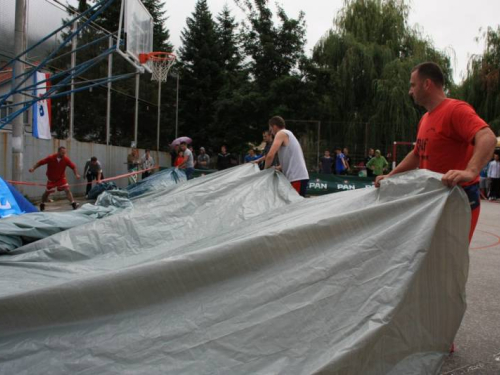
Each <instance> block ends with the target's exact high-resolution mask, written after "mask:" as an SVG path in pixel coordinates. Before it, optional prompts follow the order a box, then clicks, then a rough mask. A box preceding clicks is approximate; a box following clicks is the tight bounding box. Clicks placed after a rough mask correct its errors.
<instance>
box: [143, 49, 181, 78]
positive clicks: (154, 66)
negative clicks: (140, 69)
mask: <svg viewBox="0 0 500 375" xmlns="http://www.w3.org/2000/svg"><path fill="white" fill-rule="evenodd" d="M175 59H176V56H175V55H174V54H173V53H171V52H150V53H141V54H140V55H139V62H140V63H141V64H147V65H148V66H149V68H150V69H151V73H152V74H151V80H152V81H159V82H167V76H168V71H169V70H170V68H171V67H172V65H174V62H175Z"/></svg>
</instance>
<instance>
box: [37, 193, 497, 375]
mask: <svg viewBox="0 0 500 375" xmlns="http://www.w3.org/2000/svg"><path fill="white" fill-rule="evenodd" d="M75 200H76V201H77V202H78V203H80V205H82V204H84V203H93V202H94V201H93V200H86V199H84V198H83V197H76V198H75ZM70 210H72V208H71V206H70V205H69V202H68V201H67V200H66V199H65V196H64V194H61V193H59V194H57V197H56V200H55V201H54V202H53V203H47V205H46V211H48V212H51V211H52V212H54V211H70ZM465 374H467V375H469V374H472V375H500V203H493V202H488V201H482V204H481V214H480V216H479V222H478V226H477V228H476V231H475V233H474V237H473V239H472V243H471V246H470V269H469V280H468V282H467V311H466V313H465V316H464V319H463V321H462V325H461V326H460V329H459V331H458V333H457V336H456V338H455V352H454V353H453V354H451V355H450V356H449V357H448V358H447V359H446V361H445V362H444V364H443V367H442V368H441V375H465Z"/></svg>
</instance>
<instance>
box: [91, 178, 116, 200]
mask: <svg viewBox="0 0 500 375" xmlns="http://www.w3.org/2000/svg"><path fill="white" fill-rule="evenodd" d="M117 189H118V186H116V184H115V183H114V182H113V181H111V182H101V183H100V184H95V185H94V186H93V187H92V189H90V191H89V194H88V197H89V199H97V197H98V196H99V195H101V194H102V193H103V192H105V191H107V190H117Z"/></svg>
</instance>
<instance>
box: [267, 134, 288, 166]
mask: <svg viewBox="0 0 500 375" xmlns="http://www.w3.org/2000/svg"><path fill="white" fill-rule="evenodd" d="M286 136H287V135H286V134H285V132H279V133H278V134H277V135H276V137H275V138H274V141H273V144H272V145H271V149H270V150H269V152H268V153H267V155H266V163H265V165H264V169H268V168H271V166H272V164H273V160H274V156H275V155H276V153H277V152H278V150H279V149H280V147H281V145H282V144H283V142H284V141H285V137H286Z"/></svg>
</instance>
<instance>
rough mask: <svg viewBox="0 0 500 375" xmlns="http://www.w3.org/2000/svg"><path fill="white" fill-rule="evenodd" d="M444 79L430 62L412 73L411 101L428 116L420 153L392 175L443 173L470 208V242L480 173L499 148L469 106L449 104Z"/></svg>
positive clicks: (421, 130)
mask: <svg viewBox="0 0 500 375" xmlns="http://www.w3.org/2000/svg"><path fill="white" fill-rule="evenodd" d="M443 87H444V75H443V72H442V71H441V68H440V67H439V65H437V64H435V63H431V62H426V63H422V64H419V65H417V66H416V67H415V68H413V70H412V73H411V78H410V92H409V94H410V96H411V97H412V98H413V100H414V101H415V103H416V104H417V105H420V106H422V107H424V108H425V109H426V110H427V113H426V114H425V115H424V116H423V117H422V119H421V120H420V124H419V128H418V135H417V142H416V144H415V148H414V150H413V151H412V152H410V153H409V154H408V155H407V156H406V157H405V159H404V160H403V161H402V162H401V163H400V164H399V165H398V166H397V167H396V168H395V169H394V170H393V171H392V172H391V173H389V174H388V175H383V176H378V177H377V179H376V180H375V186H377V187H378V186H380V181H381V180H383V179H384V178H387V177H390V176H392V175H394V174H397V173H402V172H406V171H409V170H412V169H416V168H421V169H429V170H431V171H434V172H439V173H442V174H443V175H444V176H443V177H442V182H443V184H444V185H446V186H449V187H453V186H456V185H460V186H462V187H463V188H464V190H465V192H466V193H467V196H468V197H469V202H470V205H471V210H472V216H471V228H470V232H469V241H470V240H471V239H472V235H473V234H474V230H475V228H476V225H477V221H478V219H479V211H480V199H479V198H480V196H479V172H480V171H481V169H482V168H483V167H484V166H485V165H486V163H488V161H489V160H490V158H491V155H492V154H493V151H494V149H495V145H496V142H497V141H496V137H495V134H494V133H493V131H492V130H491V129H490V127H489V126H488V124H486V123H485V122H484V121H483V120H482V119H481V118H480V117H479V116H478V115H477V113H476V112H475V111H474V109H473V108H472V107H471V106H470V105H469V104H467V103H465V102H463V101H460V100H455V99H449V98H447V97H446V94H445V92H444V90H443Z"/></svg>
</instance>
